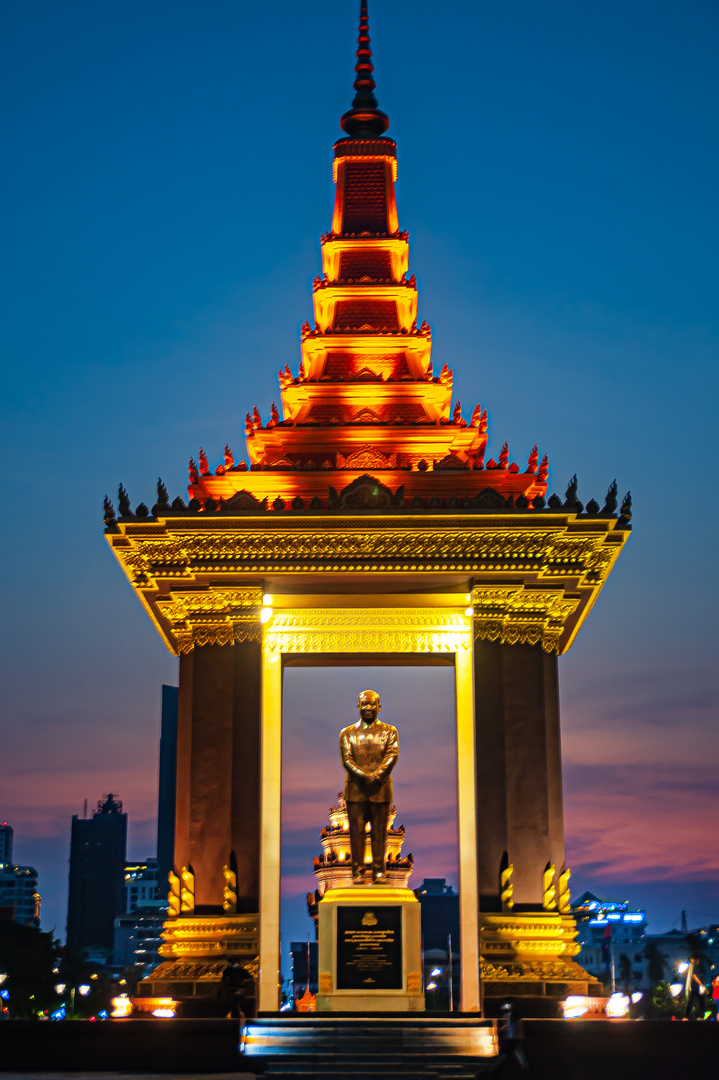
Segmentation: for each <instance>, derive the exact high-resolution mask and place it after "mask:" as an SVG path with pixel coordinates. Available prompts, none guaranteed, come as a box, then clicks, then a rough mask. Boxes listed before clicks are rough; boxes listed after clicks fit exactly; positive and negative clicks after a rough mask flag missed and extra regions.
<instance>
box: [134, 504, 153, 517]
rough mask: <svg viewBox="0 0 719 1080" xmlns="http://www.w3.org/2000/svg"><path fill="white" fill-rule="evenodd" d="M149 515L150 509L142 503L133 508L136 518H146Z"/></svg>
mask: <svg viewBox="0 0 719 1080" xmlns="http://www.w3.org/2000/svg"><path fill="white" fill-rule="evenodd" d="M149 514H150V509H149V507H148V506H147V505H146V504H145V503H144V502H143V503H140V504H139V505H138V506H136V507H135V516H136V517H139V518H146V517H149Z"/></svg>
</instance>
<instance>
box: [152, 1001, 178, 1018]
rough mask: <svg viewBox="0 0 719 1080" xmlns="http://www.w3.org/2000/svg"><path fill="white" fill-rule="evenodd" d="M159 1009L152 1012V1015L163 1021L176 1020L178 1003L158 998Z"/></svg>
mask: <svg viewBox="0 0 719 1080" xmlns="http://www.w3.org/2000/svg"><path fill="white" fill-rule="evenodd" d="M157 1002H158V1008H156V1009H153V1010H152V1015H153V1016H157V1017H159V1018H160V1019H161V1020H174V1018H175V1009H176V1008H177V1002H176V1001H174V1000H173V999H172V998H158V999H157Z"/></svg>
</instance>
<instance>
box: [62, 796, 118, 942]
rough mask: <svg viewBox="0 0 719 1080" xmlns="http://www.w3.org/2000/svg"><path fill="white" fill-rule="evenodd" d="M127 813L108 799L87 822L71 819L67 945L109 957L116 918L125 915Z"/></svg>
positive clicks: (113, 797)
mask: <svg viewBox="0 0 719 1080" xmlns="http://www.w3.org/2000/svg"><path fill="white" fill-rule="evenodd" d="M126 850H127V814H125V813H123V810H122V803H121V802H119V801H118V800H116V799H115V796H114V795H112V794H110V795H108V796H107V798H106V799H105V801H104V802H102V801H100V802H99V803H98V804H97V810H96V811H95V813H94V814H93V815H92V817H91V818H80V817H78V816H77V814H75V815H74V816H73V819H72V834H71V839H70V894H69V897H68V905H67V944H68V945H69V946H70V948H72V949H77V950H82V949H101V950H104V951H106V952H107V954H108V956H110V955H111V954H112V950H113V945H114V934H115V919H116V917H117V916H118V915H122V914H123V913H124V911H125V858H126Z"/></svg>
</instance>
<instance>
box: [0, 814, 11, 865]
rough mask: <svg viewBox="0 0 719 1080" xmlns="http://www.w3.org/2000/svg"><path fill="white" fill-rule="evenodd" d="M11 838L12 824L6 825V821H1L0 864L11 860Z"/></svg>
mask: <svg viewBox="0 0 719 1080" xmlns="http://www.w3.org/2000/svg"><path fill="white" fill-rule="evenodd" d="M12 838H13V828H12V825H8V823H7V821H3V823H2V825H0V866H5V865H6V864H7V863H11V862H12Z"/></svg>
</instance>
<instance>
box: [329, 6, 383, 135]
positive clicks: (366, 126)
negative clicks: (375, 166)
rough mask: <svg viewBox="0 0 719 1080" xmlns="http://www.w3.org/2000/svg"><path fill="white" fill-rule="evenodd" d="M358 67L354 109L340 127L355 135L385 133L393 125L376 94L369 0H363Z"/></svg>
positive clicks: (345, 115) (346, 114)
mask: <svg viewBox="0 0 719 1080" xmlns="http://www.w3.org/2000/svg"><path fill="white" fill-rule="evenodd" d="M355 71H356V72H357V77H356V79H355V81H354V88H355V90H356V93H355V96H354V101H353V102H352V108H351V109H350V111H349V112H346V113H345V114H344V116H343V117H342V119H341V120H340V127H341V128H342V130H343V131H346V132H347V134H348V135H349V137H350V138H351V139H356V138H370V139H376V138H377V137H378V136H380V135H383V134H384V133H385V131H386V130H387V128H388V127H389V117H388V116H387V114H386V113H383V112H382V111H381V109H378V108H377V98H376V97H375V95H374V91H375V87H376V83H375V81H374V75H373V72H374V65H373V63H372V49H371V48H370V39H369V15H368V14H367V0H360V23H359V36H358V38H357V63H356V65H355Z"/></svg>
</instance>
